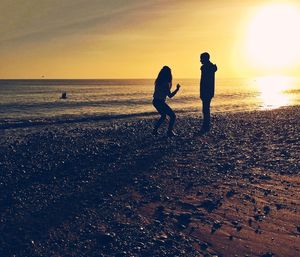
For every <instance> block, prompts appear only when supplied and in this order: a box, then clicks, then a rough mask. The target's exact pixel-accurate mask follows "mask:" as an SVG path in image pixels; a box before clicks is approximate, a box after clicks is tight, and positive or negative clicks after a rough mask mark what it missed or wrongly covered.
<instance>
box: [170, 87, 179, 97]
mask: <svg viewBox="0 0 300 257" xmlns="http://www.w3.org/2000/svg"><path fill="white" fill-rule="evenodd" d="M179 88H180V85H179V84H177V86H176V89H175V90H174V91H173V92H172V93H171V91H170V90H169V92H168V97H169V98H172V97H173V96H175V95H176V94H177V92H178V91H179Z"/></svg>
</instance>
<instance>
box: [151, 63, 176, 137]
mask: <svg viewBox="0 0 300 257" xmlns="http://www.w3.org/2000/svg"><path fill="white" fill-rule="evenodd" d="M154 85H155V90H154V94H153V102H152V103H153V106H154V107H155V109H156V110H157V111H158V113H159V114H160V118H159V120H158V121H157V122H156V124H155V126H154V129H153V132H152V134H153V135H157V134H158V129H159V127H160V125H161V124H162V123H163V122H164V121H165V119H166V116H167V115H168V116H169V118H170V121H169V128H168V132H167V135H168V136H175V135H176V134H175V133H174V131H173V127H174V124H175V120H176V115H175V113H174V111H173V110H172V109H171V107H170V106H169V105H168V104H167V103H166V98H167V96H168V97H169V98H172V97H174V96H175V95H176V94H177V92H178V91H179V88H180V85H179V84H177V87H176V89H175V90H174V91H173V92H171V88H172V72H171V69H170V68H169V67H168V66H164V67H163V68H162V69H161V71H160V72H159V74H158V76H157V78H156V80H155V83H154Z"/></svg>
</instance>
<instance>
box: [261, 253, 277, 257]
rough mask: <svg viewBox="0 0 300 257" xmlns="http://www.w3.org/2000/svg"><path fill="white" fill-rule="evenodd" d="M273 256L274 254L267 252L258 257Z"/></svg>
mask: <svg viewBox="0 0 300 257" xmlns="http://www.w3.org/2000/svg"><path fill="white" fill-rule="evenodd" d="M273 255H274V253H271V252H267V253H264V254H262V255H261V256H260V257H272V256H273Z"/></svg>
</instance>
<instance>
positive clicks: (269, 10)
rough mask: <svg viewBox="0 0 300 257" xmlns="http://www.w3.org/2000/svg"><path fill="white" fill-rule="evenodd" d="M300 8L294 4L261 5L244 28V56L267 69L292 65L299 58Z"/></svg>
mask: <svg viewBox="0 0 300 257" xmlns="http://www.w3.org/2000/svg"><path fill="white" fill-rule="evenodd" d="M299 28H300V10H299V7H298V6H297V5H295V4H287V3H282V4H271V5H266V6H264V7H261V8H260V9H259V10H258V11H257V12H256V13H255V14H254V17H253V18H252V20H251V22H250V24H249V28H248V30H247V38H246V49H247V59H248V60H250V62H251V64H252V65H254V66H255V67H257V68H263V69H268V70H272V69H273V70H274V69H281V68H289V67H292V66H293V65H294V64H295V63H296V62H297V61H299V58H300V33H299Z"/></svg>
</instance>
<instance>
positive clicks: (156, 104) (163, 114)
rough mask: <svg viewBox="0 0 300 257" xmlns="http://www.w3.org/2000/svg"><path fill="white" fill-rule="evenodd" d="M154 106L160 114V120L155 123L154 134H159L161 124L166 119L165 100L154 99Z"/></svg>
mask: <svg viewBox="0 0 300 257" xmlns="http://www.w3.org/2000/svg"><path fill="white" fill-rule="evenodd" d="M153 106H154V107H155V109H156V110H157V111H158V113H159V114H160V118H159V120H158V121H157V122H156V123H155V125H154V129H153V134H157V130H158V129H159V127H160V126H161V124H162V123H163V122H164V121H165V119H166V112H165V106H164V102H163V101H155V100H153Z"/></svg>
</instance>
